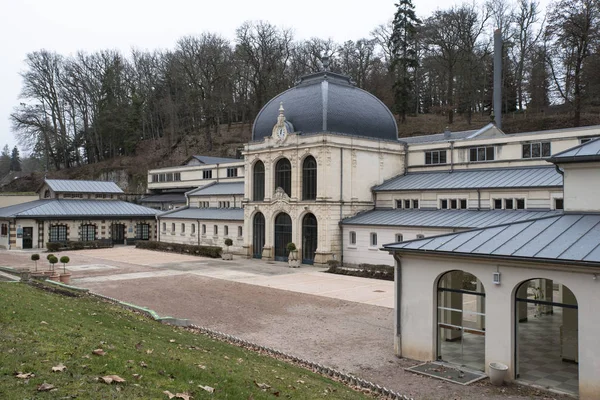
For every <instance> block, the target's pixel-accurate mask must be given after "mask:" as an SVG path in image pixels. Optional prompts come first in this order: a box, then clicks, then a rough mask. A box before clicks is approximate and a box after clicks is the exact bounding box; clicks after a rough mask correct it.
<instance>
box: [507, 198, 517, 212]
mask: <svg viewBox="0 0 600 400" xmlns="http://www.w3.org/2000/svg"><path fill="white" fill-rule="evenodd" d="M504 208H505V209H507V210H512V209H513V208H515V207H514V201H513V199H504Z"/></svg>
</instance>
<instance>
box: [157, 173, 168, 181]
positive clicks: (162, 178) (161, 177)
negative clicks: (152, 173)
mask: <svg viewBox="0 0 600 400" xmlns="http://www.w3.org/2000/svg"><path fill="white" fill-rule="evenodd" d="M166 180H167V175H166V174H160V175H159V176H158V181H159V182H166Z"/></svg>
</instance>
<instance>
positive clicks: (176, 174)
mask: <svg viewBox="0 0 600 400" xmlns="http://www.w3.org/2000/svg"><path fill="white" fill-rule="evenodd" d="M173 179H174V180H175V181H177V182H180V181H181V172H175V173H174V174H173Z"/></svg>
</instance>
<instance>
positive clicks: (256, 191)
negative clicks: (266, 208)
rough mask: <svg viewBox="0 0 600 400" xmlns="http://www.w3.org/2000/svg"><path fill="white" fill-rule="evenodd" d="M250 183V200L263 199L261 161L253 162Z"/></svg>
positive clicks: (263, 171) (263, 177)
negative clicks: (251, 185) (251, 184)
mask: <svg viewBox="0 0 600 400" xmlns="http://www.w3.org/2000/svg"><path fill="white" fill-rule="evenodd" d="M252 183H253V187H252V200H254V201H263V200H264V199H265V164H263V162H262V161H257V162H256V164H254V171H253V177H252Z"/></svg>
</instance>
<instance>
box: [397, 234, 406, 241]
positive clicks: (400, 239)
mask: <svg viewBox="0 0 600 400" xmlns="http://www.w3.org/2000/svg"><path fill="white" fill-rule="evenodd" d="M403 240H404V236H402V234H401V233H396V243H398V242H401V241H403Z"/></svg>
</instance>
